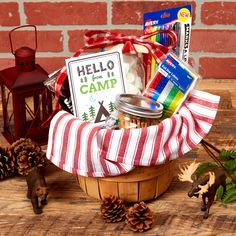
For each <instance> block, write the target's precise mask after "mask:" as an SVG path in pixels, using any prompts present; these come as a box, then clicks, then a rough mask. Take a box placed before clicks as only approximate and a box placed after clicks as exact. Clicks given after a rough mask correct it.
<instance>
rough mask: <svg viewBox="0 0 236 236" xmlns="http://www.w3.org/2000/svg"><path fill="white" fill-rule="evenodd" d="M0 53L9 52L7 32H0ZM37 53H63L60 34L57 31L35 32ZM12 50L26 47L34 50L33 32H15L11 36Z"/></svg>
mask: <svg viewBox="0 0 236 236" xmlns="http://www.w3.org/2000/svg"><path fill="white" fill-rule="evenodd" d="M0 38H1V44H0V52H10V50H11V48H10V42H9V31H0ZM37 39H38V48H37V51H38V52H61V51H63V39H62V32H61V31H59V30H57V31H37ZM12 43H13V50H14V51H15V49H17V48H19V47H22V46H28V47H30V48H33V49H34V48H35V34H34V31H20V30H19V31H15V32H13V34H12Z"/></svg>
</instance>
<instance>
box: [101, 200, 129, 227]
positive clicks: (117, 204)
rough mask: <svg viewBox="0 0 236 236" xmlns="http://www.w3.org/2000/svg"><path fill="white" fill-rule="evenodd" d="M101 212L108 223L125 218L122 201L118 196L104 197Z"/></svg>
mask: <svg viewBox="0 0 236 236" xmlns="http://www.w3.org/2000/svg"><path fill="white" fill-rule="evenodd" d="M101 213H102V216H103V218H104V219H105V220H106V222H108V223H111V222H120V221H122V220H124V219H125V213H126V209H125V205H124V202H123V201H122V200H121V199H120V198H119V197H115V196H110V197H105V198H104V199H103V202H102V205H101Z"/></svg>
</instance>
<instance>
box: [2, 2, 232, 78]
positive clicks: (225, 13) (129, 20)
mask: <svg viewBox="0 0 236 236" xmlns="http://www.w3.org/2000/svg"><path fill="white" fill-rule="evenodd" d="M186 3H191V4H192V6H193V13H194V14H193V15H194V17H193V28H192V37H191V48H190V50H191V58H192V61H193V66H194V67H195V69H197V70H198V71H200V73H201V74H202V76H203V77H204V78H236V28H235V25H236V2H235V1H231V0H228V1H218V0H215V1H209V0H208V1H207V0H206V1H204V0H198V1H136V0H129V1H127V0H126V1H119V0H113V1H112V0H89V1H85V0H84V1H83V0H81V1H76V0H48V1H45V0H42V1H40V0H25V1H24V0H10V1H9V0H1V2H0V70H1V69H4V68H7V67H9V66H13V65H14V57H13V55H12V54H11V53H10V44H9V38H8V32H9V31H10V30H11V29H13V28H15V27H17V26H19V25H24V24H35V25H36V26H37V29H38V49H37V55H36V56H37V62H38V63H39V64H40V65H42V66H43V67H44V68H45V69H46V70H47V71H48V72H52V71H54V70H55V69H58V68H60V67H61V66H62V65H64V59H65V58H68V57H70V56H71V55H72V54H73V53H74V52H75V51H76V50H77V49H78V48H80V47H81V45H82V44H83V33H84V30H88V29H107V30H115V31H120V32H123V33H126V34H135V35H139V34H141V33H142V27H143V26H142V25H143V13H144V12H150V11H156V10H159V9H165V8H169V7H174V6H181V5H184V4H186ZM14 35H15V36H16V35H17V38H16V37H14V38H13V39H14V41H13V44H14V46H15V47H16V48H17V47H18V45H19V46H22V44H23V42H27V43H28V44H29V46H31V44H32V42H33V38H34V35H33V34H32V32H31V31H25V32H19V33H18V34H14ZM33 46H34V45H32V47H33Z"/></svg>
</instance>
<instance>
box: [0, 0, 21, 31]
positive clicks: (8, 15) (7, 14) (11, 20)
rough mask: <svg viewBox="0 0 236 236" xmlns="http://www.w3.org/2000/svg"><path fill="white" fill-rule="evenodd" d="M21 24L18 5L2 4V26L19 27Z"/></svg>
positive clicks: (0, 17) (0, 14) (0, 20)
mask: <svg viewBox="0 0 236 236" xmlns="http://www.w3.org/2000/svg"><path fill="white" fill-rule="evenodd" d="M19 24H20V16H19V12H18V3H15V2H10V3H6V2H4V3H0V25H2V26H14V25H15V26H17V25H19Z"/></svg>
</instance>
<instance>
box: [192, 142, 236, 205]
mask: <svg viewBox="0 0 236 236" xmlns="http://www.w3.org/2000/svg"><path fill="white" fill-rule="evenodd" d="M201 144H202V145H203V147H204V149H205V150H206V152H207V154H208V155H209V156H210V157H211V158H212V159H213V160H214V161H215V163H216V165H215V164H213V163H211V162H205V163H202V164H201V165H200V166H199V167H198V169H197V170H196V174H197V173H198V174H201V173H203V172H207V171H210V170H212V168H213V165H215V168H222V169H223V170H224V171H225V174H226V176H227V179H226V193H225V194H224V195H223V187H222V186H220V187H219V188H218V189H217V192H216V198H217V200H222V202H223V203H225V204H226V203H230V202H234V201H236V152H235V151H232V150H225V149H223V150H219V149H217V148H216V147H214V146H213V145H212V144H210V143H208V142H206V141H205V140H202V141H201ZM214 152H216V153H217V155H215V154H214ZM197 171H198V172H197Z"/></svg>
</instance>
